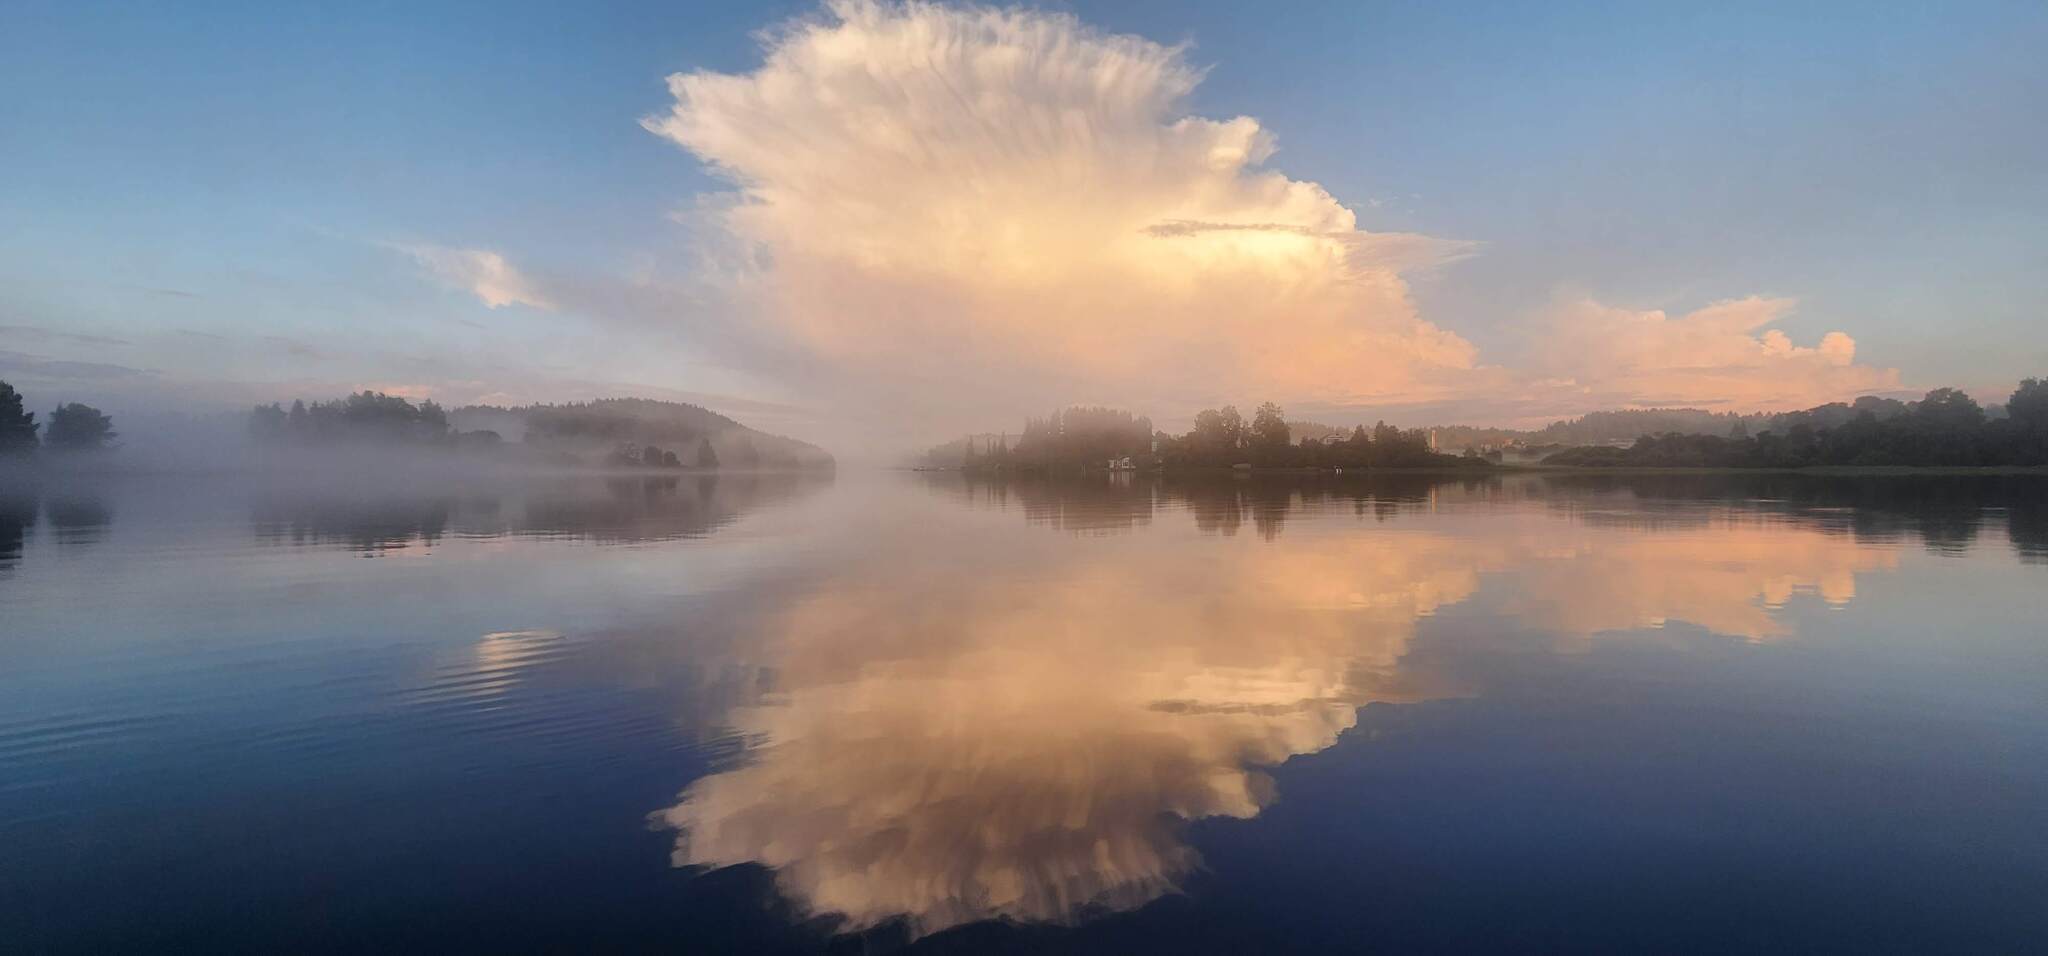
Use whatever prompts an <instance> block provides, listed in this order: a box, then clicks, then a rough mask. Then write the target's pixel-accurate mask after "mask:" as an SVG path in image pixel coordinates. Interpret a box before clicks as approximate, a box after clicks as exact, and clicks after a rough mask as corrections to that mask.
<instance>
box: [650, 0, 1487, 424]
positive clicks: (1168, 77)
mask: <svg viewBox="0 0 2048 956" xmlns="http://www.w3.org/2000/svg"><path fill="white" fill-rule="evenodd" d="M1200 78H1201V73H1200V71H1199V70H1197V69H1195V68H1194V67H1192V66H1190V65H1189V64H1188V63H1187V62H1186V60H1185V58H1184V57H1183V55H1182V51H1181V50H1180V49H1178V48H1175V47H1167V46H1161V45H1159V44H1156V43H1152V42H1150V41H1147V40H1143V39H1139V38H1135V37H1126V36H1112V35H1108V34H1103V33H1099V32H1096V31H1094V30H1091V29H1089V28H1087V27H1086V26H1084V25H1082V24H1081V23H1079V22H1078V21H1077V20H1075V19H1073V18H1071V17H1067V16H1061V15H1053V14H1043V13H1035V12H1028V11H1020V10H995V9H984V8H955V7H939V6H927V5H922V4H911V5H904V6H896V5H883V4H877V3H867V2H844V3H836V4H833V5H832V6H830V7H829V8H828V10H827V13H826V14H825V15H824V16H821V17H819V18H816V19H812V20H805V21H800V22H798V23H795V24H791V25H789V26H787V27H785V28H784V29H782V30H781V31H780V32H777V33H775V34H773V36H772V38H771V39H770V42H769V44H768V48H767V50H766V58H765V62H764V63H763V64H762V65H761V67H760V68H759V69H757V70H755V71H753V72H750V73H745V74H737V75H734V74H721V73H711V72H697V73H687V74H678V75H675V76H672V77H670V78H669V88H670V91H671V92H672V93H673V95H674V97H675V103H674V106H673V109H672V110H671V111H670V112H668V113H667V114H665V115H661V116H657V117H651V118H649V119H648V120H646V121H645V126H646V127H647V128H648V129H649V130H651V131H653V132H655V133H657V134H659V135H661V136H663V137H665V138H667V139H670V140H672V141H674V142H675V143H677V144H679V145H681V146H683V147H684V148H686V149H688V150H689V151H690V152H692V153H694V154H695V155H697V156H698V157H700V158H701V159H703V160H704V161H705V162H707V163H708V164H710V165H711V166H712V167H713V168H714V169H715V170H716V171H718V172H719V173H721V174H722V175H724V176H725V177H726V178H728V179H729V180H730V181H731V182H732V183H733V184H734V185H735V186H736V187H737V189H738V192H739V201H738V202H736V203H734V204H732V205H731V206H730V207H729V208H728V209H727V210H726V211H725V212H724V213H723V225H724V226H725V228H726V229H727V231H728V232H729V235H730V237H731V238H732V239H733V240H734V241H736V242H737V243H740V244H742V245H743V246H745V247H746V248H747V249H749V250H750V251H751V254H750V255H748V256H743V257H739V258H742V259H745V260H746V261H752V262H756V263H759V264H760V265H759V268H758V270H756V271H754V272H752V273H750V274H749V275H747V276H745V277H743V278H742V279H741V280H740V282H739V290H740V292H741V293H742V295H743V298H745V299H746V301H747V302H748V304H749V306H750V307H751V308H752V309H753V310H754V315H755V316H756V321H758V322H761V323H765V324H767V325H770V326H772V327H774V329H775V330H776V331H777V332H779V333H780V334H781V335H782V336H784V337H785V338H787V339H788V340H789V341H792V342H794V343H797V344H799V345H800V346H802V347H804V348H806V349H808V350H810V351H811V352H812V353H814V354H817V355H820V356H823V357H825V358H827V359H828V360H829V361H828V362H827V363H826V364H827V365H829V367H830V368H831V369H832V370H834V371H835V372H838V373H843V374H846V375H848V376H852V377H856V378H859V377H866V378H868V379H871V380H886V381H892V382H904V381H907V382H913V383H918V384H929V385H961V386H965V385H972V386H973V387H974V388H975V389H977V390H988V389H995V390H999V391H1006V392H1008V393H1018V394H1036V395H1039V396H1044V395H1047V394H1051V393H1052V392H1050V391H1049V390H1050V389H1055V388H1060V387H1076V388H1077V389H1078V390H1081V391H1085V392H1087V393H1089V394H1090V395H1093V396H1099V397H1108V398H1118V399H1123V400H1129V401H1144V400H1147V399H1159V398H1167V397H1176V398H1190V399H1194V400H1208V399H1218V400H1220V399H1236V398H1238V397H1239V396H1247V395H1262V394H1289V395H1314V396H1318V397H1323V398H1327V399H1334V400H1344V401H1366V400H1372V399H1385V398H1389V397H1393V396H1409V395H1414V394H1417V393H1424V392H1430V391H1435V390H1441V389H1443V388H1445V387H1447V385H1448V380H1447V379H1445V378H1443V376H1442V373H1444V372H1446V371H1456V370H1461V369H1466V368H1469V367H1471V366H1472V365H1473V363H1474V359H1475V355H1474V349H1473V347H1472V346H1471V344H1470V343H1468V342H1467V341H1465V340H1464V339H1463V338H1461V337H1459V336H1458V335H1456V334H1454V333H1451V332H1449V331H1446V330H1444V329H1441V328H1438V327H1437V326H1435V325H1432V324H1431V323H1429V322H1427V321H1424V320H1423V319H1422V318H1420V317H1419V316H1418V315H1417V313H1416V310H1415V308H1414V306H1413V305H1412V303H1411V302H1410V301H1409V296H1408V287H1407V285H1406V283H1405V281H1404V280H1403V278H1402V276H1403V274H1404V273H1405V272H1407V271H1411V270H1415V269H1420V268H1425V267H1427V266H1429V265H1432V264H1435V263H1439V262H1442V261H1445V260H1447V259H1450V258H1455V257H1456V256H1459V255H1462V254H1464V253H1465V252H1467V251H1468V250H1469V248H1470V246H1469V244H1466V243H1459V242H1451V241H1445V240H1436V239H1430V238H1427V237H1419V236H1389V235H1386V234H1378V233H1369V232H1366V231H1364V230H1361V229H1360V228H1359V226H1358V223H1357V220H1356V217H1355V216H1354V215H1353V213H1352V212H1351V210H1349V209H1347V208H1345V206H1344V205H1343V204H1341V203H1339V202H1338V201H1337V200H1336V199H1335V198H1333V197H1332V196H1331V195H1330V194H1329V193H1328V192H1327V191H1325V190H1324V189H1323V188H1322V187H1320V186H1318V185H1316V184H1314V183H1309V182H1301V181H1298V180H1292V179H1289V178H1287V177H1286V176H1283V175H1281V174H1279V173H1277V172H1273V171H1270V170H1267V169H1264V168H1263V167H1262V165H1261V164H1262V163H1263V162H1264V161H1265V160H1266V159H1267V158H1269V157H1270V156H1271V155H1272V153H1273V149H1274V144H1273V138H1272V137H1271V136H1270V135H1269V134H1268V133H1267V132H1266V131H1265V130H1264V129H1262V128H1261V127H1260V126H1259V124H1258V122H1257V121H1255V120H1253V119H1251V118H1249V117H1237V118H1234V119H1228V120H1210V119H1204V118H1200V117H1193V116H1187V115H1183V114H1182V112H1181V104H1182V101H1183V100H1184V98H1185V97H1186V96H1187V94H1188V93H1189V92H1190V91H1191V90H1192V89H1193V88H1194V87H1195V85H1196V83H1197V82H1198V81H1199V80H1200ZM1076 397H1081V396H1076ZM1039 400H1040V401H1042V400H1044V399H1043V397H1041V398H1039Z"/></svg>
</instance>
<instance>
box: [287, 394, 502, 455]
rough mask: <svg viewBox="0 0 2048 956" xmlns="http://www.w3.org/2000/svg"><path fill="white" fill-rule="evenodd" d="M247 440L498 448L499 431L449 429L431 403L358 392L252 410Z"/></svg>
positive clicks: (441, 411) (442, 413)
mask: <svg viewBox="0 0 2048 956" xmlns="http://www.w3.org/2000/svg"><path fill="white" fill-rule="evenodd" d="M249 437H250V438H252V439H254V440H255V441H257V442H259V443H263V444H278V443H286V442H298V443H304V444H318V443H327V442H337V441H386V442H398V443H406V444H436V443H445V442H448V441H450V440H451V439H457V438H460V439H461V440H463V441H465V442H468V443H473V444H486V445H488V444H496V443H497V442H498V441H499V440H500V438H499V436H498V433H497V432H491V431H484V432H471V433H460V432H456V431H454V430H453V429H452V428H450V427H449V425H448V412H447V410H446V409H443V408H442V407H441V406H439V405H437V404H435V403H434V402H433V401H432V400H427V401H422V402H420V403H419V404H417V405H415V404H413V403H412V402H410V401H407V400H406V399H404V398H401V397H399V396H396V395H386V394H384V393H383V392H371V391H362V392H355V393H353V394H351V395H349V396H348V397H347V398H341V399H336V400H334V401H331V402H312V403H310V404H309V403H307V402H306V401H305V400H303V399H299V400H294V401H293V402H292V404H291V408H290V409H289V410H287V409H286V408H285V407H284V406H283V405H282V404H279V403H277V402H272V403H270V404H268V405H258V406H256V407H255V408H253V409H251V410H250V412H249Z"/></svg>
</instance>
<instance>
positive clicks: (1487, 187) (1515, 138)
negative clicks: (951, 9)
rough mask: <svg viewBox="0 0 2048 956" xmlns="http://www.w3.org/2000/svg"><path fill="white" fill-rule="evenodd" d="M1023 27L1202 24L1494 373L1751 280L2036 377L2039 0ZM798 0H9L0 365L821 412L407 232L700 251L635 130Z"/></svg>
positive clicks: (1434, 318)
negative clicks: (1569, 337) (1550, 309)
mask: <svg viewBox="0 0 2048 956" xmlns="http://www.w3.org/2000/svg"><path fill="white" fill-rule="evenodd" d="M1787 8H1790V9H1787ZM1039 9H1045V10H1052V11H1063V12H1068V13H1072V14H1074V15H1075V16H1077V17H1078V18H1079V19H1080V20H1081V21H1082V22H1083V23H1086V24H1088V25H1089V26H1092V27H1094V28H1097V29H1100V30H1104V31H1109V32H1115V33H1131V34H1136V35H1139V36H1142V37H1145V38H1148V39H1150V40H1154V41H1158V42H1160V43H1164V44H1169V45H1170V44H1176V43H1186V44H1189V45H1190V47H1191V48H1190V50H1189V51H1188V52H1187V53H1186V59H1187V60H1188V61H1189V62H1191V63H1192V64H1194V65H1196V66H1198V67H1203V68H1206V70H1207V74H1206V78H1205V79H1204V80H1203V82H1202V83H1201V84H1200V86H1199V87H1197V88H1196V89H1195V90H1194V92H1193V93H1192V95H1191V96H1190V97H1188V99H1187V101H1186V103H1185V111H1186V112H1188V113H1192V114H1194V115H1199V116H1205V117H1211V118H1217V119H1225V118H1228V117H1231V116H1235V115H1240V114H1242V115H1248V116H1252V117H1256V118H1257V120H1258V121H1259V123H1260V125H1261V126H1262V127H1263V128H1264V129H1265V130H1267V131H1268V132H1270V133H1271V134H1272V135H1273V136H1275V137H1276V138H1277V143H1278V146H1279V151H1278V152H1277V153H1276V154H1275V155H1274V156H1273V157H1272V159H1271V160H1269V161H1268V162H1267V163H1266V165H1267V166H1268V167H1269V168H1273V169H1277V170H1279V171H1281V172H1284V173H1285V174H1286V175H1288V176H1289V177H1292V178H1294V179H1297V180H1306V181H1312V182H1315V183H1318V184H1320V185H1321V186H1322V187H1324V188H1325V189H1327V190H1328V191H1329V192H1330V194H1332V195H1333V196H1335V197H1336V199H1337V200H1338V201H1340V202H1342V203H1344V204H1345V205H1347V206H1349V207H1350V208H1352V209H1353V210H1354V211H1355V212H1356V213H1357V215H1358V224H1359V226H1360V227H1362V228H1364V229H1366V230H1370V231H1374V232H1382V231H1390V232H1404V233H1417V234H1421V235H1426V236H1431V237H1440V238H1444V239H1456V240H1467V241H1471V242H1475V243H1478V244H1480V245H1479V246H1478V248H1477V251H1476V253H1474V254H1472V255H1470V256H1468V257H1466V258H1463V259H1461V260H1459V261H1457V262H1456V263H1455V264H1451V265H1447V266H1443V267H1441V268H1438V269H1433V270H1429V272H1428V273H1427V274H1425V275H1421V276H1418V277H1414V278H1412V280H1411V288H1412V294H1413V296H1414V300H1415V302H1416V305H1417V307H1418V309H1419V310H1420V312H1421V313H1422V314H1423V315H1424V316H1425V317H1427V319H1428V320H1429V321H1431V322H1434V323H1435V324H1437V325H1439V326H1443V327H1446V328H1450V329H1453V330H1455V331H1456V332H1457V333H1458V334H1459V335H1461V336H1463V337H1464V338H1465V339H1466V340H1469V341H1470V342H1471V343H1472V344H1473V345H1474V346H1476V348H1477V350H1478V354H1479V355H1480V356H1481V357H1482V359H1484V358H1487V357H1491V356H1505V357H1509V358H1511V357H1512V356H1513V355H1514V354H1515V351H1516V349H1517V348H1518V345H1517V343H1518V341H1519V337H1521V336H1524V335H1526V322H1527V316H1529V315H1530V314H1532V313H1533V312H1535V311H1538V310H1541V309H1543V308H1544V307H1546V305H1547V304H1549V303H1552V302H1555V301H1557V300H1558V299H1559V298H1560V297H1581V296H1582V297H1587V298H1591V299H1596V300H1598V301H1599V302H1601V303H1603V304H1606V305H1609V306H1617V307H1626V308H1630V309H1646V310H1647V309H1664V310H1669V311H1670V312H1672V313H1673V314H1678V313H1683V312H1689V311H1691V310H1694V309H1697V308H1700V307H1702V306H1705V305H1707V304H1709V303H1712V302H1715V301H1718V300H1724V299H1731V298H1738V297H1743V296H1751V295H1761V296H1776V297H1787V298H1791V299H1796V300H1797V307H1796V309H1794V310H1792V311H1790V312H1789V313H1788V314H1787V315H1786V316H1784V317H1783V318H1782V320H1780V321H1779V322H1778V323H1777V326H1776V327H1779V328H1783V329H1784V330H1785V331H1786V332H1787V333H1789V334H1790V335H1791V337H1792V338H1793V339H1794V340H1797V341H1799V342H1802V343H1805V342H1809V341H1811V340H1813V339H1816V338H1818V337H1819V336H1820V335H1821V333H1823V332H1826V331H1830V330H1842V331H1844V332H1846V333H1848V334H1849V335H1851V336H1853V337H1854V340H1855V342H1856V346H1857V351H1856V361H1857V362H1859V363H1867V364H1871V365H1876V366H1882V367H1887V368H1897V369H1899V370H1900V371H1901V376H1902V379H1901V380H1902V382H1903V384H1904V385H1906V386H1911V387H1921V388H1924V387H1931V386H1933V385H1939V384H1948V383H1957V384H1963V385H1967V386H1971V387H1974V388H1980V389H1984V390H1987V394H1986V395H1984V396H1983V397H1990V398H1995V397H1996V395H1995V390H1997V389H2000V388H2005V387H2009V386H2010V384H2011V383H2012V382H2013V381H2014V380H2016V379H2017V378H2019V377H2021V376H2023V375H2029V374H2040V373H2044V372H2048V335H2043V334H2042V333H2043V331H2044V318H2043V316H2044V313H2043V309H2042V303H2043V302H2044V301H2048V110H2044V108H2043V106H2042V104H2044V103H2048V65H2044V64H2048V57H2042V56H2041V55H2040V51H2041V50H2042V49H2048V6H2043V5H2041V4H2038V3H2031V4H2009V5H2001V4H1964V5H1953V6H1939V5H1931V4H1912V5H1907V4H1875V3H1856V4H1798V5H1785V4H1756V5H1739V4H1713V5H1699V6H1698V7H1696V8H1694V9H1692V10H1684V9H1680V8H1679V7H1678V6H1677V5H1668V4H1613V5H1580V4H1562V3H1560V4H1360V3H1290V4H1237V3H1232V4H1200V5H1197V4H1184V3H1166V2H1156V3H1155V2H1120V3H1071V4H1066V3H1062V4H1045V5H1040V6H1039ZM814 10H815V8H814V7H813V6H812V5H810V4H797V3H768V4H738V3H663V4H653V3H649V4H610V5H602V6H600V7H599V8H597V9H588V10H586V9H572V8H570V7H569V6H568V5H535V4H520V3H495V4H400V3H391V4H359V5H343V6H333V5H328V6H314V5H303V6H302V5H289V4H235V3H209V4H168V3H163V4H155V3H135V4H90V3H63V4H40V3H33V2H31V3H26V4H15V5H13V6H11V7H10V9H9V13H8V14H7V28H6V29H5V30H0V90H4V91H5V92H4V93H0V169H4V174H0V223H4V228H0V376H5V377H8V378H10V379H15V380H22V381H25V382H27V383H28V384H31V385H34V386H37V389H36V392H37V393H38V394H34V395H32V401H34V402H36V403H37V404H54V403H55V402H56V401H63V400H73V399H83V400H91V399H92V397H93V396H94V395H99V394H106V395H110V396H114V397H113V398H109V399H107V401H109V402H113V403H115V404H118V403H119V401H120V397H121V396H138V397H147V398H148V399H149V400H152V401H156V400H190V401H192V402H193V403H195V404H198V405H203V404H205V403H207V402H221V403H226V402H230V401H241V400H243V399H245V398H248V399H253V398H261V397H265V394H266V393H269V395H270V397H277V398H288V397H290V395H291V394H292V393H293V391H294V390H296V389H302V388H315V387H328V388H334V387H359V386H364V385H372V384H401V383H424V384H422V385H421V387H423V388H428V389H430V390H434V389H438V390H439V393H440V394H442V395H443V396H444V397H448V398H452V399H458V400H459V399H461V398H464V397H474V396H475V395H477V394H488V393H497V394H502V395H505V396H509V397H514V398H518V399H522V400H527V399H537V398H551V399H565V398H572V397H576V396H577V395H578V394H582V393H583V392H598V391H606V390H610V391H622V390H627V389H629V388H638V387H643V386H644V387H645V388H642V389H641V390H643V391H647V390H651V389H655V388H663V389H669V390H672V391H675V392H678V393H704V394H708V395H715V396H721V397H730V398H733V399H748V400H759V401H762V402H766V403H773V402H779V401H781V400H783V399H786V398H787V399H790V400H791V401H792V402H799V403H800V400H798V399H795V398H792V397H791V396H790V393H789V389H788V387H787V383H783V382H778V381H776V380H775V374H774V372H773V370H772V369H769V368H766V367H748V366H747V364H746V363H745V362H743V361H739V360H736V359H734V358H733V357H732V356H730V355H723V354H712V353H710V352H707V351H706V350H705V349H703V348H702V347H700V346H698V345H696V344H693V343H692V342H691V341H690V340H689V336H688V335H687V334H686V333H685V334H677V333H676V332H675V330H674V328H672V326H682V327H687V326H688V325H689V323H691V322H692V321H693V318H692V314H691V305H689V304H688V303H682V304H678V305H676V306H674V308H673V309H671V310H668V311H667V312H666V313H665V314H664V315H663V316H662V318H661V319H660V320H659V321H658V322H649V323H645V324H641V325H636V324H635V323H634V322H632V321H630V317H629V320H628V321H623V322H622V321H620V317H618V316H612V317H610V318H608V319H599V318H594V317H592V316H589V315H581V314H576V313H575V312H574V310H544V309H535V308H526V307H522V306H517V305H514V306H511V307H507V308H496V309H493V308H489V307H487V306H486V305H485V304H484V303H482V302H480V301H478V300H477V299H476V298H475V297H473V296H470V295H466V294H463V293H462V292H461V291H460V290H458V289H450V288H448V287H447V286H446V285H445V284H444V283H439V282H436V281H434V278H433V277H432V276H431V275H427V274H425V273H424V271H423V270H422V268H421V266H420V263H419V262H418V261H416V259H415V258H414V257H412V256H409V255H408V254H406V253H405V252H404V251H402V250H403V248H404V247H406V246H408V245H431V246H437V247H448V248H459V249H488V250H492V251H494V252H496V253H501V254H503V256H504V257H506V259H508V260H510V261H513V262H516V263H518V264H519V266H520V268H521V269H523V270H527V271H530V272H536V273H540V274H544V275H552V276H557V277H561V276H579V275H611V276H617V275H620V274H628V273H634V272H636V271H640V270H644V269H646V268H651V267H654V266H655V265H659V266H660V267H662V268H669V267H671V266H672V265H673V264H674V263H677V262H682V261H687V260H688V259H689V257H690V249H691V248H692V241H693V237H692V235H691V233H692V230H691V228H690V227H689V226H687V225H685V224H679V223H678V222H677V221H676V220H675V219H674V218H672V216H671V215H670V214H671V213H673V212H675V211H676V210H679V209H688V208H691V207H692V205H693V204H694V203H696V202H698V201H699V197H702V196H705V195H712V194H718V193H722V192H725V191H727V190H729V189H730V184H729V183H727V182H726V181H724V180H721V179H720V178H718V177H717V176H714V175H711V174H709V173H708V172H707V171H706V170H705V169H704V168H703V166H702V164H701V163H700V162H699V161H698V159H697V158H696V157H693V156H692V155H691V154H690V153H689V152H688V151H686V150H683V149H679V148H677V145H676V144H675V143H673V142H668V141H665V140H664V139H662V138H660V137H657V136H655V135H650V134H649V132H648V131H647V130H644V129H642V128H641V126H640V125H639V120H640V119H641V118H642V117H647V116H650V115H658V114H662V113H665V112H667V111H668V110H669V109H670V108H671V107H672V106H673V105H674V103H675V100H674V98H673V97H672V96H671V95H670V93H669V92H668V91H667V90H666V89H665V87H664V85H663V83H664V81H663V78H664V77H665V76H667V75H668V74H671V73H676V72H690V71H700V70H703V71H713V72H720V73H744V72H746V71H749V70H752V69H755V68H756V67H758V66H759V64H760V62H761V44H760V41H759V40H758V39H757V37H756V36H755V34H756V31H759V30H761V29H763V28H765V27H769V26H772V25H774V24H776V23H778V22H781V21H783V20H786V19H788V18H789V17H791V16H795V15H800V14H806V13H811V12H814ZM116 343H118V344H116ZM97 366H109V367H108V368H98V367H97ZM114 366H118V367H119V368H120V369H133V370H142V371H141V373H139V374H131V373H128V372H123V371H120V370H118V369H116V368H113V367H114ZM220 383H233V387H225V386H223V385H221V384H220ZM449 383H460V384H449ZM42 396H46V397H42ZM39 397H42V400H40V401H37V399H38V398H39ZM166 397H167V398H166ZM137 400H140V398H138V399H137ZM1054 400H1057V399H1056V398H1053V397H1049V398H1048V399H1047V401H1054Z"/></svg>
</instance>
